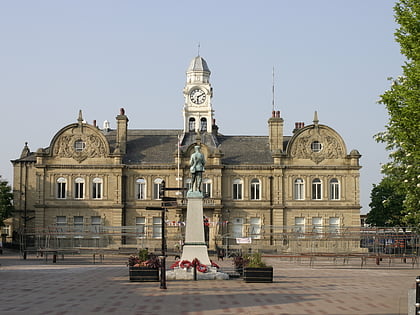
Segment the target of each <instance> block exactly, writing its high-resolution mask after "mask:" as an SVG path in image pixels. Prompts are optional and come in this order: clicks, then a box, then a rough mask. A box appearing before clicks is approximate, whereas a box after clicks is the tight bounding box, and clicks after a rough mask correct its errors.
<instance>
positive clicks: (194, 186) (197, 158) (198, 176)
mask: <svg viewBox="0 0 420 315" xmlns="http://www.w3.org/2000/svg"><path fill="white" fill-rule="evenodd" d="M194 150H195V152H194V153H193V154H191V159H190V166H191V167H190V171H191V176H192V178H191V190H192V191H199V192H201V182H202V180H203V178H202V175H203V172H204V165H205V164H206V161H205V159H204V154H203V153H201V152H200V146H199V145H196V146H195V147H194Z"/></svg>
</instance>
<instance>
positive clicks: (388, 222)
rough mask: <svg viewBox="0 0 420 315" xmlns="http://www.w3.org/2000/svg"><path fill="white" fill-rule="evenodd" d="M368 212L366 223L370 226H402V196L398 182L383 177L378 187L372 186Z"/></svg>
mask: <svg viewBox="0 0 420 315" xmlns="http://www.w3.org/2000/svg"><path fill="white" fill-rule="evenodd" d="M370 198H371V203H370V204H369V206H370V209H371V210H370V212H369V213H368V214H367V217H366V223H368V224H369V225H372V226H404V225H405V224H404V222H403V221H402V216H401V209H402V207H403V200H404V195H402V194H401V193H400V189H399V187H398V182H396V181H394V180H391V178H389V177H385V178H383V179H382V181H381V182H380V183H379V184H378V185H373V189H372V192H371V194H370Z"/></svg>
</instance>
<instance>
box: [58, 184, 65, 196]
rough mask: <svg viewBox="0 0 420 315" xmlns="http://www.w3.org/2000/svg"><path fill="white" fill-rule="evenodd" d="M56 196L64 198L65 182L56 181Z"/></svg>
mask: <svg viewBox="0 0 420 315" xmlns="http://www.w3.org/2000/svg"><path fill="white" fill-rule="evenodd" d="M57 198H58V199H66V182H58V183H57Z"/></svg>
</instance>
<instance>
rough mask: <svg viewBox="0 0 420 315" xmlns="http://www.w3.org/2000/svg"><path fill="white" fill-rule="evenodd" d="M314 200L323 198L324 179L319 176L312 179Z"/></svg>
mask: <svg viewBox="0 0 420 315" xmlns="http://www.w3.org/2000/svg"><path fill="white" fill-rule="evenodd" d="M312 200H322V180H321V179H320V178H318V177H317V178H314V179H313V180H312Z"/></svg>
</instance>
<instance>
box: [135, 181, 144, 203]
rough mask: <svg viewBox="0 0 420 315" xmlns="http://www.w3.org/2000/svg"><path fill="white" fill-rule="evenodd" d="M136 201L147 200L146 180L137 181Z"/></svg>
mask: <svg viewBox="0 0 420 315" xmlns="http://www.w3.org/2000/svg"><path fill="white" fill-rule="evenodd" d="M136 199H137V200H144V199H146V180H145V179H144V178H139V179H137V180H136Z"/></svg>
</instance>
